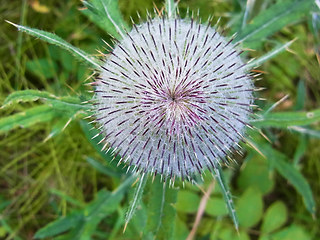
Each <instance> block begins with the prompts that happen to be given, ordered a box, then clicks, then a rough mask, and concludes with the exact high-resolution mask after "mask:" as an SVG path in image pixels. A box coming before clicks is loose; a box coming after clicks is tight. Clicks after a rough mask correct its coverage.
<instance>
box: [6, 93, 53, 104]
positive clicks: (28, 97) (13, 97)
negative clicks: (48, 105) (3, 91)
mask: <svg viewBox="0 0 320 240" xmlns="http://www.w3.org/2000/svg"><path fill="white" fill-rule="evenodd" d="M39 99H58V97H56V96H55V95H53V94H51V93H49V92H45V91H39V90H23V91H16V92H13V93H11V94H10V95H9V96H8V97H7V98H6V99H5V100H4V102H3V105H2V107H1V108H5V107H8V106H10V105H12V104H17V103H20V102H34V101H37V100H39Z"/></svg>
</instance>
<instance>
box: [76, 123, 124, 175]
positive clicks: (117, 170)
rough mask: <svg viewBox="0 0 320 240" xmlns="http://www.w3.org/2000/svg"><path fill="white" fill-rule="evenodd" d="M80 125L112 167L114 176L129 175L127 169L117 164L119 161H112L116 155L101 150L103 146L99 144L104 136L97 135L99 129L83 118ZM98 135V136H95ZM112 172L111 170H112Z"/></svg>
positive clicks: (88, 138) (108, 166)
mask: <svg viewBox="0 0 320 240" xmlns="http://www.w3.org/2000/svg"><path fill="white" fill-rule="evenodd" d="M80 126H81V129H82V131H83V132H84V134H85V136H86V138H87V140H88V142H89V143H91V145H92V146H93V147H94V149H95V150H96V151H97V152H98V153H99V155H100V156H101V157H102V158H103V159H105V161H106V163H107V164H108V165H107V166H106V167H107V168H110V170H111V171H112V172H113V174H112V176H114V177H116V176H118V177H120V176H121V175H122V174H125V175H128V174H127V173H126V171H125V169H123V168H121V167H118V166H117V161H116V160H115V161H112V159H113V158H114V156H113V155H112V154H111V153H110V151H109V152H107V153H106V152H103V151H101V148H102V146H101V145H99V142H100V141H101V139H102V138H103V135H99V136H97V134H98V133H99V131H98V130H97V129H96V128H94V127H93V125H92V124H89V123H88V122H86V121H84V120H81V121H80ZM95 136H96V137H95ZM110 173H111V172H110Z"/></svg>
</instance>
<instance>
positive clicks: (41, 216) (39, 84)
mask: <svg viewBox="0 0 320 240" xmlns="http://www.w3.org/2000/svg"><path fill="white" fill-rule="evenodd" d="M106 2H108V1H106ZM314 2H315V1H309V0H255V1H246V0H226V1H223V0H219V1H212V0H181V1H180V3H179V10H180V14H181V16H185V15H186V14H187V12H188V8H189V9H190V10H193V11H198V10H199V12H200V14H201V19H202V20H203V21H205V20H206V19H207V18H208V17H209V16H214V17H215V19H218V18H219V17H221V23H220V24H219V26H226V27H225V28H226V34H227V35H232V34H233V33H234V32H238V35H237V38H238V40H243V41H244V44H243V46H244V47H246V48H247V50H248V51H247V52H246V56H245V57H247V58H251V57H255V58H257V60H256V62H255V63H256V64H257V65H260V64H261V66H260V67H259V68H258V69H256V70H255V71H256V72H257V73H260V72H262V73H263V75H262V79H263V81H257V82H256V86H257V87H266V88H267V90H265V91H263V92H260V93H259V97H264V98H266V99H267V101H264V102H262V101H261V102H260V101H258V102H257V104H258V105H259V107H260V108H261V109H262V112H260V113H259V112H258V116H257V119H256V120H255V121H254V122H253V123H252V124H254V125H255V126H257V127H259V129H260V130H261V133H262V135H263V136H265V138H267V139H268V141H267V140H266V139H265V138H263V137H262V136H261V135H258V134H255V133H253V134H251V136H252V137H251V138H249V142H248V144H247V145H248V146H247V145H244V147H245V148H246V150H247V151H246V153H245V155H244V156H242V157H241V156H235V157H236V158H237V159H238V160H239V161H240V162H241V163H242V164H241V167H240V164H239V165H232V166H231V167H232V168H233V169H232V170H230V169H226V170H224V175H225V178H226V182H227V183H229V185H230V186H231V190H232V191H231V192H232V193H233V196H232V197H233V199H234V202H235V209H236V210H237V213H238V219H239V233H237V232H236V230H235V229H234V225H233V223H232V220H231V219H230V217H228V209H227V208H226V206H225V202H224V200H223V197H222V194H221V193H223V191H221V186H223V185H219V184H216V183H215V181H214V180H213V179H212V177H211V176H210V175H209V174H207V175H206V176H205V177H204V178H205V179H204V182H201V181H199V182H197V183H196V185H192V184H190V183H186V186H185V187H184V188H183V187H182V186H176V187H175V188H163V184H162V183H160V181H159V179H155V180H154V182H153V183H151V179H148V182H147V183H146V186H145V188H144V191H145V194H144V195H143V196H140V195H139V194H138V195H137V194H136V192H135V189H134V187H131V186H137V183H135V184H133V181H134V179H133V177H132V176H130V175H127V174H125V171H124V170H123V169H121V168H117V167H116V162H117V161H116V160H114V161H111V160H113V156H112V155H108V154H104V153H101V152H100V147H99V146H97V142H98V141H99V139H93V140H92V139H91V138H92V136H94V135H95V132H94V131H90V128H91V127H92V126H91V125H89V124H88V123H87V122H86V121H85V120H81V119H82V118H83V117H84V116H85V115H86V113H85V110H86V106H85V105H83V104H81V102H83V101H85V100H88V99H90V97H91V95H90V93H88V91H87V90H88V89H87V88H86V87H85V85H84V83H86V82H88V81H89V80H88V77H89V76H90V74H92V68H91V67H88V66H87V65H85V62H78V61H76V60H75V59H74V57H73V56H72V54H73V55H76V56H78V57H79V56H80V55H79V54H78V53H77V52H76V51H74V49H72V48H71V47H70V46H71V45H70V46H69V45H68V46H66V47H65V49H67V50H69V51H70V52H71V53H72V54H70V53H69V52H68V51H65V50H63V49H60V48H58V47H57V46H54V45H48V44H47V43H45V42H43V41H39V40H35V38H33V37H31V36H28V35H26V34H23V33H22V32H21V31H20V32H17V31H16V29H15V28H14V27H12V26H10V25H9V24H7V23H5V22H4V20H9V21H10V22H13V23H16V24H20V25H24V26H30V27H32V28H37V29H42V30H45V31H48V32H51V33H55V34H56V35H58V36H59V37H61V39H64V40H65V41H66V42H68V43H71V44H72V45H74V46H76V47H77V48H79V49H82V50H83V51H84V52H86V53H89V55H88V56H89V57H93V56H95V57H97V58H99V53H98V52H97V51H96V50H103V46H104V44H103V41H102V39H104V40H106V41H110V36H109V35H108V33H111V34H114V35H116V34H115V29H114V28H113V26H110V25H108V23H107V21H108V20H107V19H106V20H105V21H102V19H101V18H97V17H95V16H96V15H93V13H92V12H90V5H87V7H88V9H87V10H83V5H82V4H81V3H80V2H79V1H77V0H69V1H54V0H47V1H41V0H39V1H38V0H31V1H27V0H22V1H9V0H3V4H1V6H0V13H1V14H0V21H1V23H2V24H1V25H0V34H1V38H0V55H1V65H0V79H1V81H0V91H1V94H0V102H1V105H2V106H3V107H2V108H1V109H0V117H1V118H0V133H1V135H0V159H1V161H0V166H1V167H0V184H1V188H0V189H1V190H0V211H1V215H0V238H1V239H33V238H39V239H52V238H54V239H154V238H156V239H170V238H172V239H186V238H187V236H188V235H189V234H190V232H191V231H192V230H193V227H194V226H195V224H194V222H195V218H196V214H197V212H198V211H199V210H200V206H201V204H200V203H203V202H204V203H206V205H205V207H204V210H203V211H204V212H203V215H202V218H201V221H200V224H199V225H198V227H197V228H196V229H195V230H196V233H195V236H196V237H195V239H223V240H224V239H225V240H229V239H241V240H242V239H243V240H245V239H259V240H278V239H281V240H283V239H284V240H286V239H288V240H289V239H299V240H304V239H318V238H320V230H319V228H318V226H319V220H318V219H317V218H316V217H317V215H319V211H318V210H315V209H314V206H319V205H320V184H319V183H320V178H319V176H320V163H319V161H318V159H319V156H320V152H319V151H320V150H319V147H318V145H319V138H320V126H319V103H320V94H319V93H320V91H319V90H320V82H319V79H320V68H319V64H320V62H319V61H320V55H319V54H320V51H319V47H320V37H319V30H320V24H319V22H320V21H319V19H320V17H319V16H320V9H319V8H317V6H316V5H315V4H314ZM100 3H101V1H100V0H94V1H88V4H91V5H99V4H100ZM116 3H117V1H112V4H111V5H110V8H109V9H111V10H110V13H111V16H113V17H115V18H116V19H117V20H119V22H121V21H122V20H121V18H120V16H121V14H122V16H123V19H124V22H125V23H126V25H128V26H130V25H131V21H130V16H132V18H133V20H134V21H136V22H138V21H139V18H138V16H137V14H136V11H138V12H139V13H140V15H141V17H142V19H145V18H146V10H148V11H149V12H153V7H154V6H157V8H158V9H159V10H161V9H162V8H163V2H162V1H160V0H157V1H149V0H148V1H147V0H130V1H128V0H119V2H118V4H116ZM99 14H100V16H104V13H103V12H102V13H99ZM94 23H96V25H95V24H94ZM107 32H108V33H107ZM35 35H36V34H35ZM50 36H52V35H50ZM58 40H59V39H58ZM292 40H294V41H293V42H292V43H290V44H288V43H289V42H290V41H292ZM285 50H287V51H285ZM253 63H254V62H253ZM30 89H32V90H30ZM22 90H28V91H27V92H26V91H22ZM38 90H41V91H38ZM10 94H11V95H10ZM286 95H289V97H288V98H284V96H286ZM8 96H9V97H8ZM281 99H282V100H281ZM279 100H281V101H280V102H279ZM66 106H68V107H67V108H66ZM65 109H68V111H65ZM132 184H133V185H132ZM211 184H213V186H214V187H213V189H212V190H211V191H210V190H209V189H210V186H211ZM177 188H180V190H179V191H178V190H177ZM312 193H313V196H314V201H315V203H314V202H313V196H312ZM207 195H210V197H209V198H207V199H206V196H207ZM135 196H140V197H141V201H138V204H137V205H135V206H132V204H130V202H132V199H135ZM140 197H139V199H140ZM128 208H129V209H130V208H134V209H135V210H136V211H135V214H134V215H133V217H132V219H131V221H130V223H129V224H128V225H127V228H126V231H125V232H124V233H122V231H123V227H124V225H125V222H126V219H125V212H126V211H127V209H128ZM310 213H312V214H310Z"/></svg>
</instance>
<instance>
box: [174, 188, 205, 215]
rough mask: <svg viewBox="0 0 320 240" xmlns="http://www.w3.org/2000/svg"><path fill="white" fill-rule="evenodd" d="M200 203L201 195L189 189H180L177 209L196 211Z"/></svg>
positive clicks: (186, 211)
mask: <svg viewBox="0 0 320 240" xmlns="http://www.w3.org/2000/svg"><path fill="white" fill-rule="evenodd" d="M199 204H200V197H199V195H198V194H196V193H194V192H191V191H188V190H180V191H179V193H178V199H177V204H176V209H177V210H178V211H179V212H184V213H195V212H197V210H198V207H199Z"/></svg>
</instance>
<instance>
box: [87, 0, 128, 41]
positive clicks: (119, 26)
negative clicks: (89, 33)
mask: <svg viewBox="0 0 320 240" xmlns="http://www.w3.org/2000/svg"><path fill="white" fill-rule="evenodd" d="M82 3H83V4H84V6H86V7H87V9H85V10H83V11H82V13H83V14H84V15H86V16H87V17H88V18H89V19H90V20H91V21H92V22H94V23H95V24H97V25H98V26H99V27H100V28H101V29H103V30H105V31H106V32H107V33H109V34H111V35H112V36H114V37H116V38H119V37H120V36H122V35H123V34H124V29H128V27H127V24H126V23H125V21H124V20H123V18H122V16H121V13H120V10H119V6H118V1H117V0H92V1H90V2H87V1H83V2H82Z"/></svg>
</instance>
